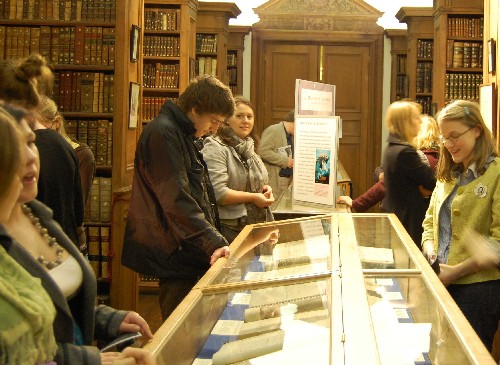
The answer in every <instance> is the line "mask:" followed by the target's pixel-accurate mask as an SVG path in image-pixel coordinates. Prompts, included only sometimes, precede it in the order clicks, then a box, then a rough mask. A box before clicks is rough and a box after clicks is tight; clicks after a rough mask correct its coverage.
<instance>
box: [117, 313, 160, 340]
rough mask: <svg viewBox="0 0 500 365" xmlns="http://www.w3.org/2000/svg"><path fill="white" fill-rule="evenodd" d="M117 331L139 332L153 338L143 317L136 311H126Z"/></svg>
mask: <svg viewBox="0 0 500 365" xmlns="http://www.w3.org/2000/svg"><path fill="white" fill-rule="evenodd" d="M118 332H119V333H129V332H140V333H141V334H142V336H144V337H146V338H150V339H151V338H153V334H152V333H151V329H150V328H149V325H148V323H147V322H146V320H145V319H144V318H142V317H141V316H140V315H139V313H137V312H128V313H127V315H126V316H125V318H123V321H122V323H121V324H120V327H119V328H118Z"/></svg>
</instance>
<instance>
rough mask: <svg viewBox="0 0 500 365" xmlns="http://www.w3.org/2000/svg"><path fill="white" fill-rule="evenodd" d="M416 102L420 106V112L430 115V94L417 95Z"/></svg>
mask: <svg viewBox="0 0 500 365" xmlns="http://www.w3.org/2000/svg"><path fill="white" fill-rule="evenodd" d="M416 101H417V103H419V104H420V105H421V106H422V114H427V115H432V114H433V113H432V96H417V98H416Z"/></svg>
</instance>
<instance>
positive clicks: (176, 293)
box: [122, 76, 235, 320]
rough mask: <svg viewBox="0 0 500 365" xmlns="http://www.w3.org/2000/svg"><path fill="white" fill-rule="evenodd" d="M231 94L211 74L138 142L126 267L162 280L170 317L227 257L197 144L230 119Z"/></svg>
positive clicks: (164, 109) (163, 301)
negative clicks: (213, 267) (211, 270)
mask: <svg viewBox="0 0 500 365" xmlns="http://www.w3.org/2000/svg"><path fill="white" fill-rule="evenodd" d="M234 109H235V105H234V100H233V97H232V94H231V91H230V89H229V88H228V87H227V86H225V85H224V84H222V83H221V82H220V81H219V80H217V79H216V78H214V77H211V76H202V77H200V78H198V79H196V80H195V81H193V82H192V83H191V84H190V85H188V87H187V88H186V90H185V91H184V92H183V93H182V94H181V96H180V97H179V100H178V103H177V105H176V104H174V103H173V102H172V101H170V100H169V101H167V102H166V103H165V104H164V105H163V107H162V109H161V111H160V114H159V115H158V116H157V117H156V118H155V119H154V120H153V121H152V122H151V123H149V124H148V125H147V126H146V127H145V128H144V131H143V132H142V134H141V137H140V138H139V142H138V145H137V151H136V156H135V162H134V165H135V170H134V180H133V185H132V196H131V200H130V209H129V213H128V217H127V224H126V228H125V240H124V245H123V253H122V264H123V265H125V266H127V267H129V268H131V269H132V270H134V271H137V272H139V273H142V274H146V275H153V276H156V277H159V278H160V307H161V312H162V317H163V319H164V320H165V319H166V318H167V317H168V316H169V315H170V314H171V312H172V311H173V310H174V309H175V308H176V307H177V305H178V304H179V303H180V302H181V301H182V299H183V298H184V297H185V296H186V294H187V293H188V292H189V291H190V290H191V289H192V287H193V286H194V284H196V282H197V281H198V279H199V278H200V277H201V276H203V275H204V273H205V272H206V271H207V269H208V268H209V267H210V265H211V264H213V263H214V262H215V261H216V260H217V259H218V258H219V257H223V256H226V257H227V256H228V255H229V248H228V247H227V246H228V243H227V241H226V240H225V239H224V237H222V235H221V234H220V233H219V232H218V230H217V229H218V228H219V219H218V213H217V207H216V201H215V195H214V193H213V189H212V186H211V184H210V180H209V177H208V172H207V167H206V164H205V162H204V160H203V157H202V155H201V153H200V151H199V148H198V146H199V144H198V143H196V142H197V140H199V139H200V138H201V137H203V136H205V135H207V134H211V133H214V132H215V131H217V128H218V127H219V125H220V123H222V122H223V121H224V120H225V119H226V118H228V117H230V116H232V115H233V113H234Z"/></svg>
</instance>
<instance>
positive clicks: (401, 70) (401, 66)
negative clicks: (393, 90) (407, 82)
mask: <svg viewBox="0 0 500 365" xmlns="http://www.w3.org/2000/svg"><path fill="white" fill-rule="evenodd" d="M406 58H407V57H406V55H398V57H397V71H398V72H397V73H398V74H406V64H407V62H406Z"/></svg>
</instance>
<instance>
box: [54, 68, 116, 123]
mask: <svg viewBox="0 0 500 365" xmlns="http://www.w3.org/2000/svg"><path fill="white" fill-rule="evenodd" d="M54 76H55V80H54V93H53V99H54V101H55V102H56V104H57V106H58V108H59V110H60V111H61V112H63V113H64V112H83V113H113V111H114V103H115V97H114V83H115V82H114V79H115V78H114V75H113V74H110V73H104V72H80V71H61V72H54Z"/></svg>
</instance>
